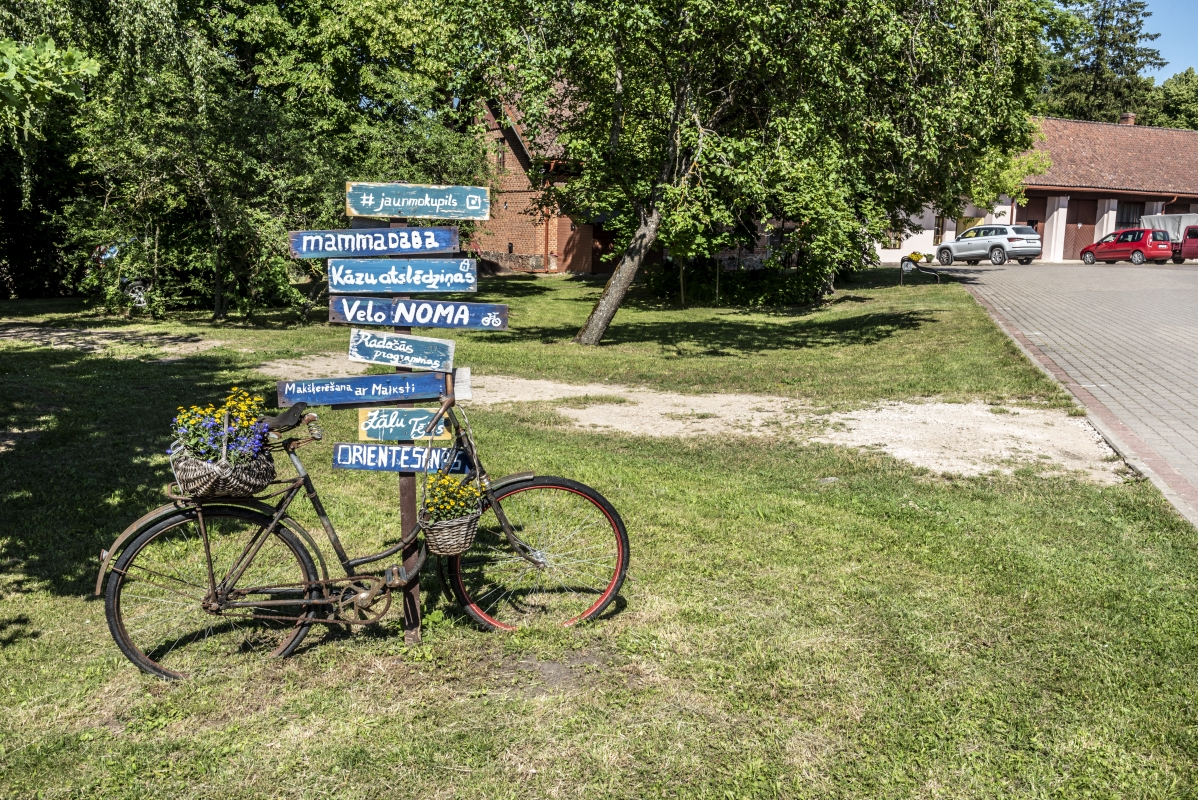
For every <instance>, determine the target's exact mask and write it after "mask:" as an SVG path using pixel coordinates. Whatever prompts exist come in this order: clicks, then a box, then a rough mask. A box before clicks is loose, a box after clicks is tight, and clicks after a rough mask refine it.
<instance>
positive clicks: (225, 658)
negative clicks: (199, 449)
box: [96, 383, 629, 679]
mask: <svg viewBox="0 0 1198 800" xmlns="http://www.w3.org/2000/svg"><path fill="white" fill-rule="evenodd" d="M455 405H456V403H455V399H454V395H453V389H452V383H450V384H449V385H448V386H447V393H446V395H445V396H444V397H443V398H442V403H441V406H440V408H439V409H438V410H437V412H436V414H435V415H434V416H433V418H432V419H431V420H430V422H429V424H428V426H427V428H426V430H427V431H428V432H430V434H431V432H432V431H433V430H435V429H436V427H437V425H438V424H439V423H441V422H442V420H444V421H445V423H446V426H447V427H448V428H449V429H450V430H451V431H452V444H451V445H450V447H451V448H452V450H451V451H450V452H449V453H448V457H447V458H445V459H444V460H443V462H442V463H443V465H444V466H443V467H442V468H441V470H442V471H443V472H448V471H449V470H450V469H451V468H452V466H453V465H454V464H455V463H460V464H464V465H465V466H466V473H467V474H466V478H467V479H476V480H477V481H478V483H479V485H480V486H481V488H482V490H483V501H482V509H483V514H482V518H481V520H480V523H479V528H478V533H477V535H476V538H475V540H474V543H473V545H472V546H471V547H470V548H469V549H468V550H467V551H466V552H465V553H463V554H461V555H458V556H451V557H448V558H447V563H446V564H445V567H446V578H447V581H448V584H449V586H450V588H451V589H452V591H453V594H454V595H455V596H456V598H457V600H458V602H459V603H460V604H461V606H462V608H463V609H464V611H465V612H466V614H467V615H468V616H469V617H470V619H471V620H473V621H474V622H475V623H477V624H478V625H479V626H481V627H482V628H484V629H491V630H508V631H510V630H515V629H518V628H523V627H529V626H542V625H563V626H570V625H574V624H576V623H579V622H582V621H584V620H593V619H595V618H597V617H599V616H600V615H602V614H603V613H604V611H606V610H607V609H608V607H609V606H610V605H611V603H612V601H613V600H615V598H616V597H617V595H618V594H619V591H620V587H621V585H622V584H623V582H624V576H625V574H626V573H627V570H628V559H629V550H628V533H627V531H626V530H625V527H624V522H623V520H622V519H621V518H620V515H619V513H618V512H617V511H616V510H615V508H614V507H612V505H611V503H609V502H608V501H607V500H606V499H605V498H604V497H603V496H602V495H601V494H599V492H597V491H595V490H594V489H592V488H591V487H589V486H585V485H583V484H581V483H578V482H576V481H572V480H568V479H566V478H558V477H551V476H539V475H535V474H534V473H531V472H524V473H519V474H515V475H508V476H506V477H503V478H499V479H497V480H491V479H490V478H489V476H488V475H487V473H486V470H485V469H484V468H483V466H482V464H481V462H480V461H479V457H478V449H477V447H476V445H475V441H474V436H473V433H472V431H471V429H470V425H469V421H468V419H467V417H466V415H465V413H464V412H462V413H461V416H460V418H459V415H458V413H456V412H455ZM306 411H307V405H306V404H304V403H297V404H296V405H293V406H291V407H290V408H289V409H287V410H286V411H285V412H284V413H282V414H280V415H279V416H277V417H265V418H264V419H265V421H266V422H267V425H268V428H269V430H270V431H271V438H272V440H273V441H272V444H271V449H272V450H273V451H275V452H281V453H284V454H286V456H287V458H288V459H289V460H290V462H291V464H292V466H293V467H294V468H295V472H296V477H294V478H291V479H284V480H276V481H274V482H273V483H274V484H275V485H278V487H279V488H276V489H275V490H274V491H271V492H269V493H268V494H265V495H263V496H259V497H245V498H240V497H228V498H224V497H221V498H214V499H203V500H201V499H197V498H193V497H189V496H186V495H184V494H182V493H181V492H180V491H179V490H178V489H177V485H175V484H169V485H168V486H167V487H166V488H165V489H164V491H165V492H166V493H167V496H168V497H169V499H170V500H171V502H170V503H168V504H166V505H164V506H162V507H160V508H158V509H155V510H154V511H152V512H150V513H149V514H146V515H145V516H144V517H142V518H141V519H139V520H137V521H136V522H134V523H133V524H132V525H130V526H129V527H128V528H127V529H126V530H125V531H124V532H123V533H122V534H121V536H120V537H118V538H117V540H116V541H115V542H114V543H113V545H112V546H111V547H110V548H109V549H107V550H105V551H103V552H102V553H101V556H100V560H101V567H100V574H99V576H98V577H97V579H96V595H97V596H99V595H100V594H101V591H102V590H103V593H104V597H105V613H106V616H107V619H108V628H109V630H110V631H111V633H112V636H113V638H114V639H115V640H116V643H117V646H118V647H120V649H121V652H122V653H124V654H125V656H127V657H128V658H129V660H130V661H132V662H133V663H134V664H136V665H137V666H138V667H140V668H141V669H142V670H144V671H145V672H148V673H150V674H151V675H156V676H159V677H163V678H172V679H178V678H183V677H186V676H188V675H194V674H197V673H202V672H209V671H212V670H214V669H223V668H228V667H229V666H230V665H232V664H233V663H234V662H244V661H246V660H247V659H256V658H262V657H264V656H274V657H283V656H287V655H290V654H292V653H294V652H295V650H296V648H298V647H299V646H300V643H301V642H302V641H303V640H304V637H305V636H306V635H307V633H308V631H309V630H310V629H311V627H312V626H313V625H316V624H326V625H339V626H340V625H344V626H362V625H370V624H372V623H376V622H378V621H380V620H381V619H382V618H383V617H384V616H385V615H386V614H387V612H388V610H389V609H390V607H391V601H392V595H393V593H394V592H396V591H401V590H402V589H403V588H404V587H406V586H408V584H409V583H410V582H411V581H413V580H414V579H415V578H416V576H417V575H418V574H419V572H420V570H421V569H422V568H423V567H424V565H425V564H426V563H427V561H428V555H429V552H428V548H427V545H426V543H425V542H424V541H421V542H420V545H419V555H418V557H417V560H416V561H415V563H414V565H413V568H412V569H411V570H410V571H409V570H407V569H405V568H404V566H403V565H402V564H398V563H391V564H389V565H388V566H386V567H381V568H380V567H379V566H378V565H381V564H385V563H388V561H389V559H392V558H393V557H395V556H397V555H398V554H401V553H403V551H404V550H405V548H410V547H411V546H413V545H415V543H416V541H417V539H418V538H419V534H420V527H419V525H418V524H417V525H414V526H412V528H411V529H410V530H408V531H407V532H406V533H404V534H403V535H402V536H401V538H400V540H399V541H398V542H395V543H394V544H393V545H392V546H390V547H388V548H387V549H385V550H383V551H382V552H378V553H372V554H369V555H363V556H357V557H351V556H350V555H349V554H348V553H347V552H346V550H345V547H344V545H343V544H342V542H341V538H340V537H339V536H338V534H337V531H336V529H335V528H334V526H333V523H332V521H331V520H330V519H329V516H328V514H327V513H326V512H325V508H324V505H323V503H322V502H321V499H320V496H319V494H318V493H317V491H316V487H315V485H314V484H313V482H312V478H311V477H310V476H309V474H308V472H307V470H306V469H304V465H303V463H302V462H301V461H300V459H299V455H298V451H299V449H300V448H302V447H304V446H306V445H309V444H312V443H314V442H319V441H321V440H322V439H323V433H322V431H321V429H320V425H319V419H318V417H317V416H316V415H315V414H311V413H305V412H306ZM458 411H461V409H460V408H459V409H458ZM301 426H304V427H306V430H307V435H306V436H302V435H301V436H291V437H285V436H284V434H287V433H289V432H291V431H293V430H295V429H297V428H300V427H301ZM301 494H303V495H304V496H306V497H307V498H308V500H309V502H310V503H311V504H312V507H313V509H314V510H315V512H316V515H317V516H318V518H319V519H320V523H321V526H322V527H323V528H324V533H325V535H326V537H327V539H328V542H329V545H330V546H331V547H332V549H333V552H334V553H335V554H336V557H337V560H338V561H339V562H340V565H341V569H342V571H343V572H344V576H343V577H330V576H329V571H328V566H327V561H326V559H325V557H324V554H323V553H322V551H321V548H320V547H319V546H318V544H317V541H316V539H315V538H314V537H313V536H312V534H310V533H309V532H308V531H306V530H305V529H304V527H303V526H302V525H300V524H299V523H298V522H297V521H296V520H295V519H294V518H293V517H291V516H290V515H289V514H288V509H289V508H290V506H291V504H292V503H293V502H294V501H295V500H296V499H297V498H298V497H299V496H300V495H301ZM272 497H278V498H279V499H278V500H277V501H276V502H275V504H274V505H273V506H272V505H270V504H269V503H267V502H266V500H268V499H270V498H272ZM106 576H107V585H106V586H105V585H104V581H105V577H106ZM401 605H402V604H401Z"/></svg>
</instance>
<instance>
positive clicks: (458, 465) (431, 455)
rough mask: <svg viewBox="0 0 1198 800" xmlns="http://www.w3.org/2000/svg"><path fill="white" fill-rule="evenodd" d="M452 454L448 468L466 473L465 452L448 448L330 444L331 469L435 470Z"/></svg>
mask: <svg viewBox="0 0 1198 800" xmlns="http://www.w3.org/2000/svg"><path fill="white" fill-rule="evenodd" d="M451 454H453V455H454V456H455V458H454V460H453V463H452V464H450V466H449V471H450V472H451V473H454V474H458V475H461V474H462V473H464V472H466V454H465V453H463V452H462V451H461V450H455V449H453V448H449V447H425V446H423V445H412V444H352V443H349V442H338V443H337V444H335V445H333V468H334V469H365V470H372V471H375V472H436V471H437V470H439V469H441V468H442V467H443V466H445V465H446V464H447V463H449V457H450V455H451Z"/></svg>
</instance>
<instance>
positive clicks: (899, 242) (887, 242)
mask: <svg viewBox="0 0 1198 800" xmlns="http://www.w3.org/2000/svg"><path fill="white" fill-rule="evenodd" d="M882 246H883V247H884V248H885V249H887V250H898V249H899V248H900V247H902V246H903V235H902V234H901V233H896V232H895V231H886V233H884V234H882Z"/></svg>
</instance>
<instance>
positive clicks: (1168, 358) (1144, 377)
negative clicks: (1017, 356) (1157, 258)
mask: <svg viewBox="0 0 1198 800" xmlns="http://www.w3.org/2000/svg"><path fill="white" fill-rule="evenodd" d="M948 271H949V272H952V273H954V274H955V275H956V276H957V277H958V278H959V279H960V280H962V281H963V282H964V283H965V285H966V286H967V287H968V288H969V289H970V291H972V292H973V294H974V295H975V296H976V297H977V298H978V299H979V300H980V301H981V302H982V304H983V305H985V306H987V308H988V309H989V310H990V312H991V314H992V315H993V316H994V317H995V318H996V319H997V320H998V322H999V324H1000V325H1002V326H1003V327H1004V328H1006V329H1007V331H1008V333H1010V334H1011V335H1012V336H1014V337H1015V338H1016V340H1017V341H1019V342H1020V343H1021V344H1022V345H1023V346H1024V349H1025V350H1027V351H1028V352H1029V353H1030V354H1031V355H1032V357H1033V358H1036V359H1037V360H1039V361H1040V362H1041V363H1042V364H1043V365H1044V366H1045V367H1047V368H1048V369H1049V370H1050V371H1051V372H1053V374H1054V375H1056V377H1057V378H1058V379H1060V380H1061V381H1062V383H1064V384H1065V385H1066V386H1067V387H1068V388H1069V389H1070V390H1071V391H1072V392H1073V393H1074V394H1075V395H1076V396H1077V397H1078V398H1079V399H1080V400H1081V401H1082V402H1083V403H1084V404H1085V405H1086V407H1087V409H1088V410H1089V412H1090V417H1091V419H1092V420H1093V421H1094V422H1095V424H1096V425H1098V427H1099V428H1100V430H1102V431H1103V433H1104V434H1106V435H1107V437H1108V438H1109V439H1111V440H1112V442H1113V443H1114V444H1115V445H1116V448H1117V449H1118V450H1120V452H1122V453H1123V454H1124V455H1125V456H1128V457H1129V461H1130V462H1131V463H1132V464H1133V466H1136V467H1137V468H1138V469H1140V470H1141V471H1142V472H1144V474H1145V475H1147V476H1148V477H1149V478H1151V479H1152V480H1153V482H1154V483H1155V484H1157V486H1159V487H1160V488H1161V490H1162V491H1163V492H1165V495H1166V496H1167V497H1169V499H1170V500H1171V501H1172V502H1173V503H1174V505H1176V506H1177V507H1178V510H1180V511H1181V512H1182V513H1183V514H1184V515H1185V516H1186V517H1187V518H1189V519H1190V521H1191V522H1193V523H1195V524H1198V265H1193V266H1191V265H1189V264H1186V265H1182V266H1175V265H1172V264H1170V265H1168V266H1154V265H1148V266H1146V267H1133V266H1132V265H1130V264H1118V265H1110V266H1108V265H1105V264H1098V265H1095V266H1092V267H1088V266H1085V265H1084V264H1051V265H1050V264H1033V265H1031V266H1027V267H1024V266H1020V265H1018V264H1007V265H1005V266H1002V267H993V266H988V265H987V266H978V267H969V268H963V269H951V270H948Z"/></svg>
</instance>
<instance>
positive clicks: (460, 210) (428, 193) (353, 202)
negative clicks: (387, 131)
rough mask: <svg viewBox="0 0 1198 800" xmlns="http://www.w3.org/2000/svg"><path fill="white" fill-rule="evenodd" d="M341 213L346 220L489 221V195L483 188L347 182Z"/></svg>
mask: <svg viewBox="0 0 1198 800" xmlns="http://www.w3.org/2000/svg"><path fill="white" fill-rule="evenodd" d="M345 213H346V215H347V216H350V217H408V218H425V219H474V220H485V219H490V218H491V195H490V192H489V191H488V189H487V188H486V187H485V186H422V185H420V184H416V183H350V182H347V183H346V184H345Z"/></svg>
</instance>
